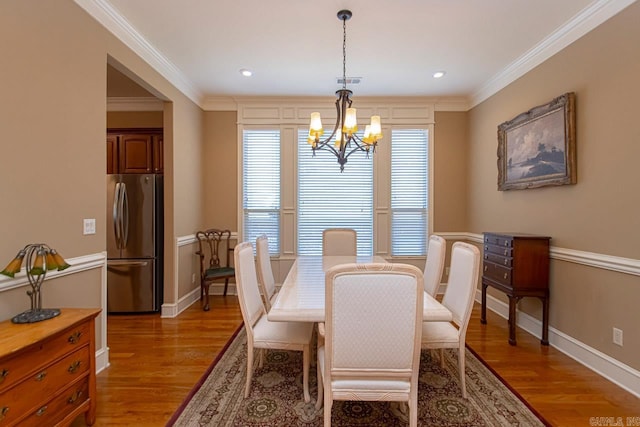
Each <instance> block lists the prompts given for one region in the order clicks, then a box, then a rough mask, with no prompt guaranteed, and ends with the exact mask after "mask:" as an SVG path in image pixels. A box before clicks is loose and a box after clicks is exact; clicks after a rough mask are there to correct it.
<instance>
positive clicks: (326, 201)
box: [298, 129, 373, 255]
mask: <svg viewBox="0 0 640 427" xmlns="http://www.w3.org/2000/svg"><path fill="white" fill-rule="evenodd" d="M308 134H309V130H308V129H299V130H298V254H299V255H321V254H322V230H324V229H325V228H353V229H355V230H356V232H357V233H358V255H371V254H372V253H373V158H372V156H371V155H370V156H369V158H367V156H366V155H365V153H363V152H356V153H354V154H353V155H352V156H350V157H349V159H348V161H347V163H346V164H345V168H344V172H342V173H341V172H340V165H339V164H338V161H337V158H336V157H335V156H334V155H333V154H332V153H329V152H326V151H316V155H315V156H313V155H312V150H311V146H310V145H309V144H308V143H307V136H308ZM360 136H361V135H360Z"/></svg>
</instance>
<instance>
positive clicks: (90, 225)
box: [83, 218, 96, 235]
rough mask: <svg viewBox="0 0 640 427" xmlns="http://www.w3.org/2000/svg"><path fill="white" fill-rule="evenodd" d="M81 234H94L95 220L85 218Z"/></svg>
mask: <svg viewBox="0 0 640 427" xmlns="http://www.w3.org/2000/svg"><path fill="white" fill-rule="evenodd" d="M83 234H85V235H87V234H96V220H95V218H89V219H87V218H85V219H84V222H83Z"/></svg>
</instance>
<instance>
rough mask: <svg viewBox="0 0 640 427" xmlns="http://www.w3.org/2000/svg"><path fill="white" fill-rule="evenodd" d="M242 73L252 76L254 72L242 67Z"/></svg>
mask: <svg viewBox="0 0 640 427" xmlns="http://www.w3.org/2000/svg"><path fill="white" fill-rule="evenodd" d="M240 74H242V75H243V76H245V77H251V76H252V75H253V72H252V71H251V70H247V69H246V68H242V69H240Z"/></svg>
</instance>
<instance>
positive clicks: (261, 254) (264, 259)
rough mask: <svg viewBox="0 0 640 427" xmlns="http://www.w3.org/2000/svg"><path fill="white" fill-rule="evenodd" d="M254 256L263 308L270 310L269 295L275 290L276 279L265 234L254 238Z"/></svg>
mask: <svg viewBox="0 0 640 427" xmlns="http://www.w3.org/2000/svg"><path fill="white" fill-rule="evenodd" d="M256 258H257V264H258V283H259V284H260V290H261V291H262V295H263V299H264V304H265V309H266V310H267V312H268V311H269V310H271V297H272V296H273V294H275V292H276V281H275V279H274V278H273V270H272V269H271V257H270V255H269V239H268V238H267V236H266V234H263V235H261V236H258V238H257V239H256Z"/></svg>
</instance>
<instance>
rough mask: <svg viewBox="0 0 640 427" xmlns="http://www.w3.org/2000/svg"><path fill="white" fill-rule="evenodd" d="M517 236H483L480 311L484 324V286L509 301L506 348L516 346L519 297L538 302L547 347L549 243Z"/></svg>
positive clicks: (485, 298)
mask: <svg viewBox="0 0 640 427" xmlns="http://www.w3.org/2000/svg"><path fill="white" fill-rule="evenodd" d="M550 239H551V238H550V237H546V236H534V235H528V234H519V233H484V238H483V245H482V246H483V249H484V255H483V258H484V260H483V266H482V311H481V314H480V322H481V323H483V324H486V323H487V286H491V287H492V288H495V289H498V290H500V291H502V292H504V293H505V294H506V295H507V297H509V344H511V345H515V344H516V304H517V303H518V301H520V299H522V298H523V297H538V298H540V300H541V301H542V339H541V342H542V344H544V345H549V240H550Z"/></svg>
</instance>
